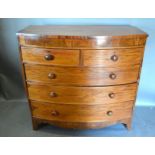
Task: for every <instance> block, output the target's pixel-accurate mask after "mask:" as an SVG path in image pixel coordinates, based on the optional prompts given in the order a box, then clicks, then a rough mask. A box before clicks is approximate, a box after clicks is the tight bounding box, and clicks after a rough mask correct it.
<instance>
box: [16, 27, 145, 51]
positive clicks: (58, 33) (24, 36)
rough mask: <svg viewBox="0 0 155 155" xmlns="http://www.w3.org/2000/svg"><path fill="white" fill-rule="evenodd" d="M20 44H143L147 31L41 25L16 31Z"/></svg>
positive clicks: (85, 45)
mask: <svg viewBox="0 0 155 155" xmlns="http://www.w3.org/2000/svg"><path fill="white" fill-rule="evenodd" d="M17 36H18V38H19V42H20V45H26V46H27V45H28V46H36V47H45V48H58V47H61V48H90V49H91V48H96V49H102V48H104V47H129V46H144V45H145V41H146V38H147V36H148V35H147V34H146V33H145V32H143V31H142V30H140V29H138V28H136V27H133V26H128V25H124V26H120V25H97V26H95V25H87V26H86V25H85V26H84V25H83V26H82V25H78V26H77V25H72V26H71V25H70V26H69V25H68V26H67V25H65V26H64V25H59V26H58V25H55V26H52V25H51V26H50V25H44V26H43V25H40V26H29V27H27V28H25V29H23V30H21V31H19V32H18V33H17Z"/></svg>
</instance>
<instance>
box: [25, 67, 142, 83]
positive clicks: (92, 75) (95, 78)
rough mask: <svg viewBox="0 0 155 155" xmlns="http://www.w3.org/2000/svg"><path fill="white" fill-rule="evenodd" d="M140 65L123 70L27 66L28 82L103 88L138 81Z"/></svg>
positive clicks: (123, 68) (122, 68)
mask: <svg viewBox="0 0 155 155" xmlns="http://www.w3.org/2000/svg"><path fill="white" fill-rule="evenodd" d="M139 67H140V66H139V65H134V66H128V67H121V68H119V67H118V68H103V67H99V68H97V67H96V68H95V67H92V68H89V67H83V68H78V67H50V66H39V65H28V64H26V65H25V71H26V79H27V81H38V82H43V83H46V82H48V83H51V84H55V85H78V86H100V85H101V86H102V85H104V86H105V85H116V84H125V83H133V82H136V81H137V78H138V72H139Z"/></svg>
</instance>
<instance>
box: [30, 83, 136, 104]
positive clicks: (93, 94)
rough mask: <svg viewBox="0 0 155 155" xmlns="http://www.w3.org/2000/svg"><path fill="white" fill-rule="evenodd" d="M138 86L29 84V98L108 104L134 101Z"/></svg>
mask: <svg viewBox="0 0 155 155" xmlns="http://www.w3.org/2000/svg"><path fill="white" fill-rule="evenodd" d="M136 90H137V84H136V83H134V84H128V85H121V86H108V87H71V86H70V87H69V86H66V87H65V86H52V85H47V84H46V85H45V84H44V85H39V84H37V83H28V92H29V98H30V99H31V100H38V101H44V102H51V103H62V104H91V105H94V104H107V103H115V102H124V101H129V100H134V99H135V96H136Z"/></svg>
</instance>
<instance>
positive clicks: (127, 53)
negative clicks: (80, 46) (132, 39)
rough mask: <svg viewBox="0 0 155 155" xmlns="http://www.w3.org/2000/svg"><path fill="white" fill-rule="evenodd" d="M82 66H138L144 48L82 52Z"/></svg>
mask: <svg viewBox="0 0 155 155" xmlns="http://www.w3.org/2000/svg"><path fill="white" fill-rule="evenodd" d="M82 52H83V59H84V66H103V67H118V66H129V65H133V64H140V63H141V61H142V57H143V52H144V48H133V49H112V50H82Z"/></svg>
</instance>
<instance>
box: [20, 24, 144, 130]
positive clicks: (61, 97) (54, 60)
mask: <svg viewBox="0 0 155 155" xmlns="http://www.w3.org/2000/svg"><path fill="white" fill-rule="evenodd" d="M17 36H18V40H19V47H20V56H21V62H22V66H23V67H22V68H23V79H24V84H25V89H26V93H27V97H28V101H29V107H30V110H31V115H32V124H33V129H37V128H38V126H39V125H40V124H43V123H48V124H52V125H56V126H59V127H64V128H77V129H86V128H92V129H93V128H102V127H105V126H108V125H112V124H115V123H122V124H124V125H125V126H126V127H127V128H128V129H129V128H130V127H131V120H132V114H133V107H134V103H135V99H136V94H137V88H138V81H139V78H140V70H141V66H142V60H143V54H144V47H145V42H146V39H147V34H146V33H145V32H143V31H141V30H139V29H137V28H135V27H132V26H29V27H28V28H26V29H24V30H21V31H20V32H18V33H17Z"/></svg>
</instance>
